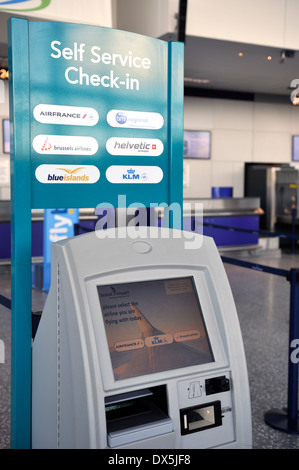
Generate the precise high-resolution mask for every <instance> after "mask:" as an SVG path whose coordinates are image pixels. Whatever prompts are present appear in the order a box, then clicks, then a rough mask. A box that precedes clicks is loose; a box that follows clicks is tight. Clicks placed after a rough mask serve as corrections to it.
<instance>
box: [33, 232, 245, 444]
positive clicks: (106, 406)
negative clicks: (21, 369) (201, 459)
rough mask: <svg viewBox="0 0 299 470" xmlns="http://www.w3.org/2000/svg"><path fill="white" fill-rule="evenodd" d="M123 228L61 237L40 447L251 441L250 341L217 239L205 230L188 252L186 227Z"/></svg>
mask: <svg viewBox="0 0 299 470" xmlns="http://www.w3.org/2000/svg"><path fill="white" fill-rule="evenodd" d="M122 230H126V229H125V228H122V229H121V228H120V229H116V230H114V229H109V230H107V231H101V232H102V237H103V236H104V232H105V237H104V238H100V237H99V235H98V234H97V232H93V233H89V234H85V235H82V236H78V237H75V238H71V239H67V240H63V241H61V242H57V243H55V244H53V246H52V262H51V266H52V274H51V275H52V283H51V288H50V292H49V295H48V298H47V301H46V305H45V309H44V312H43V314H42V317H41V321H40V325H39V328H38V331H37V334H36V337H35V340H34V344H33V382H32V393H33V398H32V446H33V448H48V447H49V448H57V447H58V448H106V449H109V448H113V449H118V448H125V449H136V448H164V449H166V448H177V449H184V448H185V449H188V448H189V449H191V448H217V447H218V448H250V447H251V410H250V397H249V386H248V378H247V367H246V362H245V356H244V350H243V342H242V337H241V332H240V328H239V323H238V317H237V313H236V309H235V305H234V301H233V297H232V293H231V289H230V286H229V283H228V280H227V277H226V273H225V270H224V267H223V265H222V262H221V259H220V257H219V254H218V251H217V249H216V246H215V244H214V242H213V240H212V239H211V238H208V237H202V238H201V236H200V235H198V234H194V238H193V243H194V244H198V247H197V248H196V249H188V248H187V245H188V243H190V242H188V239H187V238H185V236H184V234H185V232H181V231H178V230H171V229H166V228H164V229H163V228H162V229H158V228H156V227H151V228H150V236H149V237H145V238H135V239H134V238H132V237H130V236H128V235H126V236H124V234H123V232H121V231H122ZM200 245H201V246H200ZM199 246H200V247H199ZM189 248H190V247H189Z"/></svg>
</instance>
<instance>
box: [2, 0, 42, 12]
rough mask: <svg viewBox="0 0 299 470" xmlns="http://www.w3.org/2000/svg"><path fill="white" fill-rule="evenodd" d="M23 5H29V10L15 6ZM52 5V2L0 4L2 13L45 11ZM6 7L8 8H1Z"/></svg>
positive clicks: (33, 0) (12, 0)
mask: <svg viewBox="0 0 299 470" xmlns="http://www.w3.org/2000/svg"><path fill="white" fill-rule="evenodd" d="M18 3H22V6H23V4H24V3H25V4H27V5H28V8H18V5H16V6H14V5H15V4H18ZM50 3H51V0H5V1H2V2H0V10H2V11H37V10H43V9H44V8H46V7H48V6H49V5H50ZM2 5H5V6H6V7H8V8H2V7H1V6H2Z"/></svg>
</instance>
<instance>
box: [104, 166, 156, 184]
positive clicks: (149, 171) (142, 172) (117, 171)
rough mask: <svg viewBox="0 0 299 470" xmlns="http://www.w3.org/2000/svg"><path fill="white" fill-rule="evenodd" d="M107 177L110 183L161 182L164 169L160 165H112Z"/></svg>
mask: <svg viewBox="0 0 299 470" xmlns="http://www.w3.org/2000/svg"><path fill="white" fill-rule="evenodd" d="M106 178H107V180H108V181H109V182H110V183H125V184H126V183H127V184H130V183H140V184H143V183H153V184H156V183H160V181H162V179H163V171H162V170H161V168H160V167H158V166H131V167H127V166H125V165H112V166H110V167H109V168H108V169H107V171H106Z"/></svg>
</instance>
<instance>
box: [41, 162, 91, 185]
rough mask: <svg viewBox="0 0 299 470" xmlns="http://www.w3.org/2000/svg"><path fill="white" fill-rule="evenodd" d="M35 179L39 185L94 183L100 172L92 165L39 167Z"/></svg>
mask: <svg viewBox="0 0 299 470" xmlns="http://www.w3.org/2000/svg"><path fill="white" fill-rule="evenodd" d="M35 177H36V179H37V180H38V181H39V182H40V183H49V184H51V183H65V184H69V183H81V184H82V183H89V184H93V183H96V182H97V181H98V180H99V178H100V171H99V169H98V168H97V167H96V166H94V165H85V166H78V165H61V166H59V165H39V166H38V167H37V169H36V170H35Z"/></svg>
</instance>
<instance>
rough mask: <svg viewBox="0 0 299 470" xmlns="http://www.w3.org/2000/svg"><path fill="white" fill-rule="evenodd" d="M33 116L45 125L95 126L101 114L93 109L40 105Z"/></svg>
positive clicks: (36, 107)
mask: <svg viewBox="0 0 299 470" xmlns="http://www.w3.org/2000/svg"><path fill="white" fill-rule="evenodd" d="M33 116H34V118H35V119H36V120H37V121H38V122H41V123H43V124H60V125H72V126H95V125H96V124H97V123H98V121H99V114H98V112H97V111H96V110H95V109H93V108H85V107H79V106H61V105H54V104H38V105H37V106H35V108H34V110H33Z"/></svg>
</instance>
